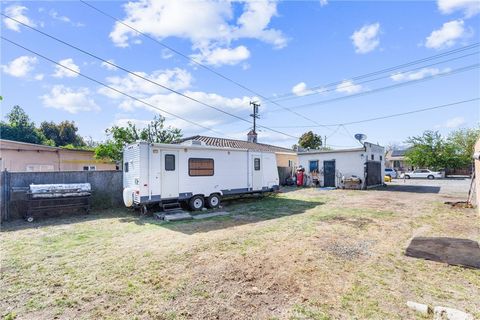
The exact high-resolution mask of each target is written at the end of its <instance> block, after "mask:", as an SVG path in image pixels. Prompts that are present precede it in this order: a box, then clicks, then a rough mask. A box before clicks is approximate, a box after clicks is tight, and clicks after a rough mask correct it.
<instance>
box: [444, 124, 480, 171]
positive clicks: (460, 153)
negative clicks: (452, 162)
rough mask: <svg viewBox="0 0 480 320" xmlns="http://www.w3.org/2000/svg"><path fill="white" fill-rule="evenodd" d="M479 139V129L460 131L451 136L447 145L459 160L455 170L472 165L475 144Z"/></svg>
mask: <svg viewBox="0 0 480 320" xmlns="http://www.w3.org/2000/svg"><path fill="white" fill-rule="evenodd" d="M479 137H480V129H479V128H469V129H460V130H456V131H453V132H452V133H450V134H449V136H448V138H447V144H448V146H449V149H451V152H452V153H453V154H454V156H455V158H456V160H457V166H455V167H454V168H464V167H467V166H469V165H470V164H471V163H472V155H473V152H474V146H475V142H477V139H478V138H479Z"/></svg>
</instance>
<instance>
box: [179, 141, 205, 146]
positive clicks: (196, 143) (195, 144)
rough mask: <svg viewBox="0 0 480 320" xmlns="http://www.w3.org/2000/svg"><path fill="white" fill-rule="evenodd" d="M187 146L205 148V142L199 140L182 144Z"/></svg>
mask: <svg viewBox="0 0 480 320" xmlns="http://www.w3.org/2000/svg"><path fill="white" fill-rule="evenodd" d="M182 144H183V145H187V146H205V142H203V141H201V140H188V141H185V142H183V143H182Z"/></svg>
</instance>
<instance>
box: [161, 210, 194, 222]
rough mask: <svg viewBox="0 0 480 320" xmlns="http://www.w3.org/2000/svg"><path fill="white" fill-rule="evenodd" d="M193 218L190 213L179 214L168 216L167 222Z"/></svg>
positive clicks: (166, 216) (166, 217)
mask: <svg viewBox="0 0 480 320" xmlns="http://www.w3.org/2000/svg"><path fill="white" fill-rule="evenodd" d="M190 219H192V216H191V215H190V213H188V212H178V213H172V214H166V215H165V218H164V220H165V221H180V220H190Z"/></svg>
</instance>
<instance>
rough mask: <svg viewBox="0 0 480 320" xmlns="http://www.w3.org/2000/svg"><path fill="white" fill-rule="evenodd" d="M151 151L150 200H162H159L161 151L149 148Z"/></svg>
mask: <svg viewBox="0 0 480 320" xmlns="http://www.w3.org/2000/svg"><path fill="white" fill-rule="evenodd" d="M149 150H150V161H149V164H150V168H149V173H148V174H149V177H150V178H149V181H148V183H149V186H148V188H149V190H150V192H149V195H150V200H160V199H158V198H159V197H160V194H161V190H160V187H161V185H160V178H161V174H162V173H161V166H160V162H161V160H160V149H158V148H149Z"/></svg>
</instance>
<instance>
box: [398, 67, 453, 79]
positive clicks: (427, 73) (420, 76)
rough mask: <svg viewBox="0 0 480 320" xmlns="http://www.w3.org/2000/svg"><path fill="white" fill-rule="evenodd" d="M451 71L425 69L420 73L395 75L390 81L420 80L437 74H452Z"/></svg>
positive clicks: (446, 69) (419, 71)
mask: <svg viewBox="0 0 480 320" xmlns="http://www.w3.org/2000/svg"><path fill="white" fill-rule="evenodd" d="M450 70H451V69H450V68H445V69H443V70H440V69H438V68H423V69H421V70H418V71H412V72H403V73H402V72H399V73H394V74H392V75H391V76H390V79H392V80H393V81H407V80H420V79H423V78H425V77H428V76H434V75H437V74H441V73H445V72H450Z"/></svg>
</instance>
